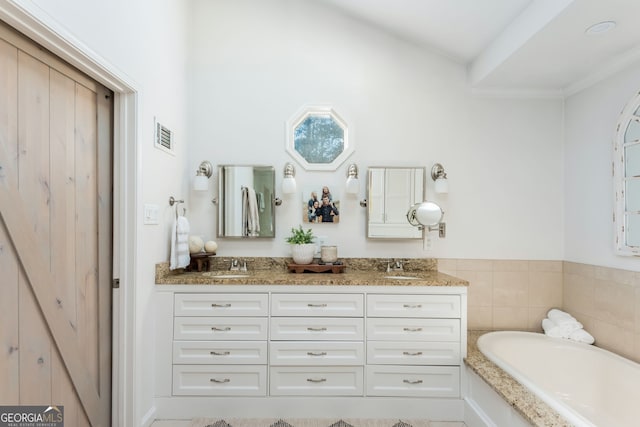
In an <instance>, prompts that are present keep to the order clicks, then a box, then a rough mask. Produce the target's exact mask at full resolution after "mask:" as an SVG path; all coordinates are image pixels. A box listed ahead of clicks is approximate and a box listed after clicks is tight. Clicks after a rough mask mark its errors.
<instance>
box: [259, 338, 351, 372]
mask: <svg viewBox="0 0 640 427" xmlns="http://www.w3.org/2000/svg"><path fill="white" fill-rule="evenodd" d="M269 359H270V361H271V362H270V363H271V365H272V366H277V365H290V366H300V365H304V366H311V365H315V366H328V365H343V366H348V365H363V364H364V343H363V342H362V341H360V342H350V341H346V342H343V341H341V342H326V341H273V342H271V343H270V344H269Z"/></svg>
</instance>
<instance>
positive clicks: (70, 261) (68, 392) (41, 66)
mask: <svg viewBox="0 0 640 427" xmlns="http://www.w3.org/2000/svg"><path fill="white" fill-rule="evenodd" d="M112 101H113V96H112V93H111V92H110V91H109V90H107V89H106V88H104V87H102V86H101V85H99V84H98V83H96V82H95V81H93V80H91V79H89V78H88V77H86V76H85V75H84V74H82V73H80V72H79V71H77V70H75V69H74V68H72V67H70V66H69V65H67V64H66V63H64V62H63V61H61V60H60V59H58V58H56V57H54V56H53V55H51V54H50V53H48V52H46V51H45V50H44V49H41V48H39V47H38V46H36V45H35V44H33V42H31V41H29V40H27V39H26V38H24V37H22V36H20V35H19V34H17V33H15V32H14V31H13V30H11V29H10V28H9V27H7V26H5V25H4V24H3V23H2V22H0V405H63V406H64V421H65V426H69V427H71V426H85V425H93V426H108V425H110V412H111V409H110V408H111V292H112V291H111V266H112V247H111V242H112V231H111V229H112V212H111V210H112V207H111V204H112V116H113V113H112V110H113V108H112V104H113V103H112Z"/></svg>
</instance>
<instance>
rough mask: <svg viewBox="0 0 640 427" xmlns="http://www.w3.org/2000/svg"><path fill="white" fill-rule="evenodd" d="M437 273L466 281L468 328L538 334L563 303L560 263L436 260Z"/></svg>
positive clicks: (561, 268)
mask: <svg viewBox="0 0 640 427" xmlns="http://www.w3.org/2000/svg"><path fill="white" fill-rule="evenodd" d="M438 270H439V271H440V272H443V273H446V274H450V275H452V276H456V277H459V278H461V279H465V280H467V281H468V282H469V287H468V327H469V329H486V330H501V329H516V330H529V331H536V332H539V331H541V330H542V329H541V323H542V319H544V318H545V316H546V314H547V312H548V311H549V309H551V308H554V307H562V304H563V292H562V289H563V283H562V281H563V276H562V270H563V267H562V261H529V260H482V259H438Z"/></svg>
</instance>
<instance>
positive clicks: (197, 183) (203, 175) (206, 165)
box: [193, 160, 213, 191]
mask: <svg viewBox="0 0 640 427" xmlns="http://www.w3.org/2000/svg"><path fill="white" fill-rule="evenodd" d="M212 174H213V166H212V165H211V162H209V161H207V160H205V161H203V162H202V163H200V166H198V170H197V171H196V177H195V178H193V190H194V191H207V190H208V189H209V178H211V175H212Z"/></svg>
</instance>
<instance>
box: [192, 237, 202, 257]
mask: <svg viewBox="0 0 640 427" xmlns="http://www.w3.org/2000/svg"><path fill="white" fill-rule="evenodd" d="M203 248H204V242H203V241H202V239H201V238H200V237H198V236H189V253H192V254H197V253H200V252H202V249H203Z"/></svg>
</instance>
